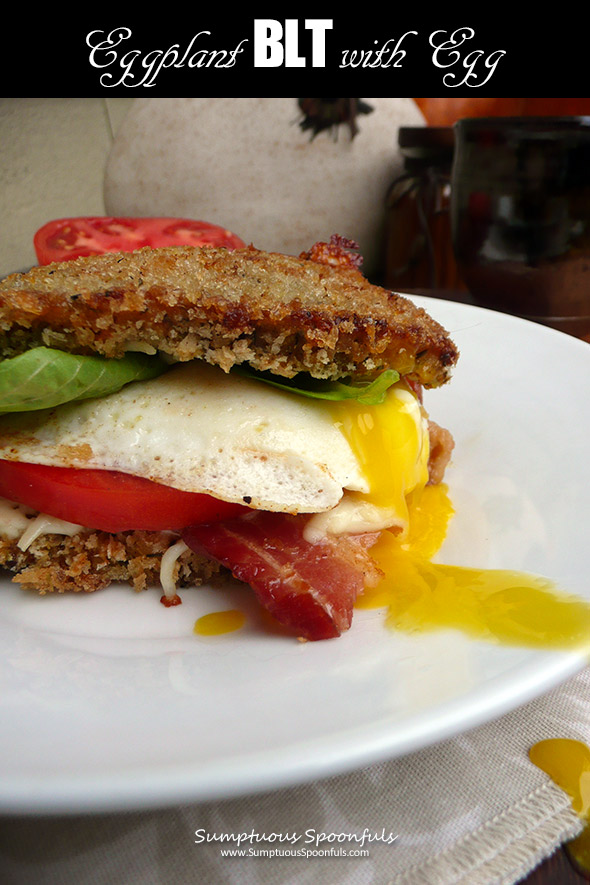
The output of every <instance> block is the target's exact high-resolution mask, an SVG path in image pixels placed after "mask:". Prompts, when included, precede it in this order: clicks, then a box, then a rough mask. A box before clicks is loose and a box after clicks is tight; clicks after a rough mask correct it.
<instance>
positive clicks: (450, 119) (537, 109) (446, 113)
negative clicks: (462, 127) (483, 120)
mask: <svg viewBox="0 0 590 885" xmlns="http://www.w3.org/2000/svg"><path fill="white" fill-rule="evenodd" d="M414 101H415V102H416V104H417V105H418V107H419V108H420V110H421V111H422V113H423V115H424V118H425V120H426V123H427V124H428V126H452V125H453V123H454V122H455V121H456V120H459V119H461V118H462V117H527V116H538V117H549V116H558V117H561V116H586V115H590V98H473V97H471V98H454V97H453V98H415V99H414Z"/></svg>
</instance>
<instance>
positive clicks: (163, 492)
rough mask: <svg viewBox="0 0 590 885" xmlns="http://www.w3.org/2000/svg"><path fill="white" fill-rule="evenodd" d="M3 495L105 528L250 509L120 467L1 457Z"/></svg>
mask: <svg viewBox="0 0 590 885" xmlns="http://www.w3.org/2000/svg"><path fill="white" fill-rule="evenodd" d="M0 495H1V496H2V497H4V498H8V499H9V500H10V501H16V502H18V503H19V504H25V505H26V506H28V507H31V508H32V509H33V510H38V511H40V512H41V513H47V514H49V515H50V516H56V517H58V518H59V519H65V520H66V521H67V522H73V523H76V524H77V525H83V526H86V527H88V528H93V529H100V530H102V531H105V532H123V531H131V530H137V531H165V530H171V531H179V530H181V529H183V528H185V527H186V526H189V525H195V524H198V523H201V522H207V523H211V522H216V521H218V520H222V519H228V518H231V517H235V516H236V515H238V514H240V513H244V512H245V511H246V510H247V508H246V507H244V506H242V505H241V504H232V503H229V502H226V501H218V500H217V499H216V498H213V497H211V496H210V495H202V494H197V493H194V492H184V491H181V490H179V489H173V488H171V487H170V486H165V485H161V484H160V483H156V482H152V481H151V480H149V479H143V478H142V477H138V476H131V475H130V474H127V473H119V472H117V471H114V470H85V469H76V468H71V467H51V466H46V465H44V464H27V463H24V462H20V461H4V460H0Z"/></svg>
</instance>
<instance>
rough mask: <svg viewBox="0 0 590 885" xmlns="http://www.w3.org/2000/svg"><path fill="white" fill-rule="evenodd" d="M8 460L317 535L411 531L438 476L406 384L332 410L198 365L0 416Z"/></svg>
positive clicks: (0, 454) (0, 440) (0, 443)
mask: <svg viewBox="0 0 590 885" xmlns="http://www.w3.org/2000/svg"><path fill="white" fill-rule="evenodd" d="M0 458H3V459H7V460H18V461H23V462H30V463H37V464H45V465H52V466H57V467H73V468H93V469H101V470H117V471H121V472H123V473H129V474H132V475H135V476H140V477H144V478H147V479H150V480H152V481H155V482H158V483H163V484H165V485H169V486H172V487H174V488H178V489H182V490H184V491H189V492H199V493H206V494H209V495H212V496H214V497H216V498H219V499H221V500H225V501H234V502H239V503H244V502H245V503H247V504H248V505H250V506H251V507H253V508H256V509H260V510H270V511H275V512H288V513H310V514H318V517H317V518H316V520H315V521H314V520H312V523H311V526H310V532H311V533H312V534H314V535H315V536H317V535H318V534H321V533H325V532H335V533H340V532H345V531H346V532H348V531H366V530H373V529H377V528H383V527H385V526H387V525H399V526H400V529H402V530H403V529H404V527H405V526H406V524H407V507H406V503H405V498H406V495H407V494H408V493H409V492H411V491H412V490H413V489H414V488H416V487H417V486H419V485H424V484H425V483H426V481H427V478H428V476H427V461H428V427H427V419H426V417H425V414H424V413H423V410H422V408H421V406H420V404H419V403H418V401H417V399H416V397H415V396H414V395H413V393H411V392H410V391H409V390H408V389H407V388H406V387H405V386H404V385H395V386H394V387H393V388H391V389H390V391H389V392H388V394H387V399H386V402H385V403H384V404H382V405H379V406H363V405H360V404H359V403H357V402H356V401H346V402H340V403H333V402H328V401H325V400H315V399H310V398H308V397H304V396H300V395H296V394H293V393H289V392H286V391H283V390H280V389H278V388H274V387H271V386H268V385H266V384H263V383H260V382H258V381H255V380H252V379H247V378H243V377H240V376H236V375H234V374H226V373H224V372H223V371H221V370H220V369H218V368H216V367H212V366H209V365H207V364H206V363H203V362H201V361H193V362H189V363H184V364H180V365H176V366H173V367H172V368H171V369H170V370H169V371H167V372H166V373H165V374H163V375H161V376H159V377H157V378H155V379H152V380H149V381H141V382H138V383H134V384H130V385H128V386H127V387H125V388H123V389H122V390H120V391H119V392H117V393H114V394H111V395H110V396H107V397H104V398H101V399H95V400H85V401H83V402H78V403H68V404H65V405H63V406H58V407H57V408H54V409H48V410H43V411H39V412H31V413H20V414H12V415H7V416H5V417H3V418H1V419H0ZM321 514H324V518H323V519H322V518H321V516H320V515H321Z"/></svg>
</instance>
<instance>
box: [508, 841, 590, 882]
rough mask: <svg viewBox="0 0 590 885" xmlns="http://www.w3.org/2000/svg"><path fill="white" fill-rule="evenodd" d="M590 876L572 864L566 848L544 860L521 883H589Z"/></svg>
mask: <svg viewBox="0 0 590 885" xmlns="http://www.w3.org/2000/svg"><path fill="white" fill-rule="evenodd" d="M588 882H590V876H582V875H580V873H578V872H577V871H576V870H575V869H574V867H573V866H572V865H571V863H570V861H569V859H568V856H567V854H566V852H565V849H563V848H560V849H558V851H556V852H555V854H553V855H551V857H548V858H547V860H545V861H543V863H542V864H540V865H539V866H538V867H537V868H536V869H535V870H533V872H532V873H530V874H529V875H528V876H527V877H526V878H524V879H522V880H521V882H520V883H519V885H588Z"/></svg>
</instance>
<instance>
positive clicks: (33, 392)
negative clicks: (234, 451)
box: [0, 347, 169, 413]
mask: <svg viewBox="0 0 590 885" xmlns="http://www.w3.org/2000/svg"><path fill="white" fill-rule="evenodd" d="M167 368H169V367H168V365H167V364H166V363H165V362H164V361H163V360H161V359H160V358H159V357H157V356H148V355H147V354H144V353H128V354H126V355H125V356H124V357H122V358H121V359H106V358H104V357H101V356H79V355H76V354H73V353H64V352H63V351H62V350H55V349H54V348H52V347H34V348H33V349H32V350H28V351H26V352H25V353H21V354H20V355H19V356H15V357H12V358H11V359H6V360H3V361H2V362H0V413H6V412H29V411H33V410H35V409H49V408H53V407H54V406H58V405H60V404H61V403H66V402H72V401H73V400H82V399H90V398H92V397H97V396H106V395H107V394H108V393H115V391H117V390H120V389H121V388H122V387H124V386H125V385H126V384H129V383H130V382H131V381H143V380H145V379H147V378H155V377H156V376H157V375H160V374H161V373H162V372H164V371H165V370H166V369H167Z"/></svg>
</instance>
